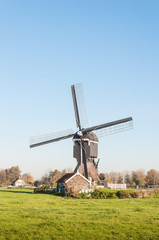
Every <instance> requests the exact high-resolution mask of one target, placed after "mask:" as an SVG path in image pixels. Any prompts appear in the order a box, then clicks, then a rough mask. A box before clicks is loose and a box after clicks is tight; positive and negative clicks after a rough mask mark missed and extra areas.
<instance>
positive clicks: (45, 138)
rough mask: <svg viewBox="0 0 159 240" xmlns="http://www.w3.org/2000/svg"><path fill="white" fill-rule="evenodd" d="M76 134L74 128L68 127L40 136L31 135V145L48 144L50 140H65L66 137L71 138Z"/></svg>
mask: <svg viewBox="0 0 159 240" xmlns="http://www.w3.org/2000/svg"><path fill="white" fill-rule="evenodd" d="M73 136H74V131H73V130H72V129H68V130H65V131H60V132H55V133H50V134H45V135H40V136H34V137H30V141H29V142H30V147H31V148H32V147H37V146H40V145H44V144H47V143H49V142H57V141H60V140H64V139H66V138H70V137H73Z"/></svg>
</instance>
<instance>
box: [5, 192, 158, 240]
mask: <svg viewBox="0 0 159 240" xmlns="http://www.w3.org/2000/svg"><path fill="white" fill-rule="evenodd" d="M3 239H8V240H12V239H64V240H65V239H66V240H67V239H73V240H76V239H98V240H102V239H113V240H114V239H121V240H124V239H132V240H135V239H140V240H141V239H152V240H154V239H157V240H158V239H159V198H153V199H69V198H62V197H57V196H53V195H51V194H33V191H32V190H28V189H22V190H19V189H17V190H15V189H14V190H13V189H0V240H3Z"/></svg>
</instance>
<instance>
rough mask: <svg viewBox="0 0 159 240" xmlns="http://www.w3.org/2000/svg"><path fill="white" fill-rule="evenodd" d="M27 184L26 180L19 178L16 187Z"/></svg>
mask: <svg viewBox="0 0 159 240" xmlns="http://www.w3.org/2000/svg"><path fill="white" fill-rule="evenodd" d="M24 185H25V182H24V181H23V180H20V179H19V180H17V181H16V182H15V184H14V186H15V187H18V186H24Z"/></svg>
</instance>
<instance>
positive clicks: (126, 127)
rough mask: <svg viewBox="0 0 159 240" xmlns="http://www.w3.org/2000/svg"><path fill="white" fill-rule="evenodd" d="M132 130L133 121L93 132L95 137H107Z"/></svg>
mask: <svg viewBox="0 0 159 240" xmlns="http://www.w3.org/2000/svg"><path fill="white" fill-rule="evenodd" d="M132 128H133V121H129V122H125V123H121V124H118V125H113V126H110V127H107V128H102V129H99V130H94V132H95V134H96V135H97V137H105V136H108V135H112V134H116V133H119V132H123V131H127V130H130V129H132Z"/></svg>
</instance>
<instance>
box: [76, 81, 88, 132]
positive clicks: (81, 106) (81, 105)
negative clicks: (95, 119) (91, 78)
mask: <svg viewBox="0 0 159 240" xmlns="http://www.w3.org/2000/svg"><path fill="white" fill-rule="evenodd" d="M74 88H75V93H76V100H77V105H78V112H79V116H80V125H81V128H82V127H84V126H85V125H86V124H87V123H88V118H87V112H86V105H85V100H84V94H83V87H82V84H81V83H78V84H75V85H74Z"/></svg>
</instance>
